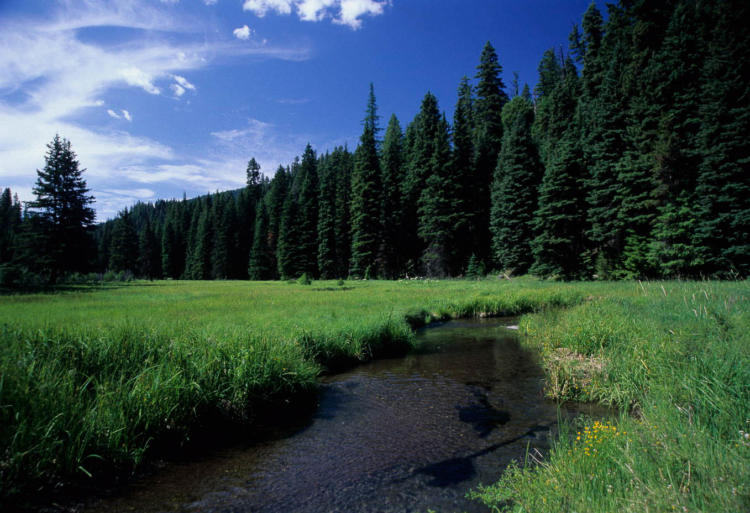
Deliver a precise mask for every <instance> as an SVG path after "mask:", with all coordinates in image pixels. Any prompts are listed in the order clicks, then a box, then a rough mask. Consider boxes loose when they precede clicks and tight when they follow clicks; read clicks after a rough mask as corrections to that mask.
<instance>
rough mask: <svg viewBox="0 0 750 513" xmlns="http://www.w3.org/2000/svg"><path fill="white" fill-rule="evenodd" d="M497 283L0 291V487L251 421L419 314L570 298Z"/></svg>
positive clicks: (120, 468)
mask: <svg viewBox="0 0 750 513" xmlns="http://www.w3.org/2000/svg"><path fill="white" fill-rule="evenodd" d="M582 298H583V294H582V292H581V291H579V290H577V289H575V288H571V287H566V286H560V285H554V284H542V283H538V282H533V281H529V282H526V283H512V284H511V283H504V282H497V281H491V282H490V281H484V282H462V281H441V282H437V281H408V282H355V283H350V284H348V286H346V287H338V286H336V284H335V283H333V282H327V283H326V282H322V283H319V282H316V283H314V284H313V285H312V286H305V285H299V284H286V283H271V282H262V283H248V282H157V283H153V284H152V283H140V284H127V285H123V286H121V287H115V288H108V289H104V288H81V289H78V290H74V291H68V292H64V293H59V294H36V295H21V296H5V297H1V298H0V372H1V373H2V374H1V377H0V501H2V502H8V503H9V501H12V500H16V499H18V497H19V496H20V497H21V498H23V495H24V494H26V493H28V492H29V491H30V490H32V489H35V490H36V489H38V488H39V487H40V486H42V487H44V486H47V487H49V486H54V485H55V483H57V482H58V481H60V480H68V479H71V478H76V477H78V478H85V477H86V476H98V475H102V474H108V473H111V472H113V471H115V472H129V471H131V470H132V469H134V468H135V467H137V466H138V465H139V464H140V463H141V462H142V460H143V457H144V455H145V454H147V453H148V451H149V450H152V449H153V448H154V447H156V446H160V445H163V444H171V445H177V446H179V444H180V443H182V442H184V441H186V440H187V439H188V437H189V436H190V434H191V432H192V431H193V430H194V429H195V427H196V426H198V425H199V424H200V423H202V422H204V421H206V419H215V418H221V419H227V420H232V421H239V422H248V423H252V422H253V421H254V420H256V416H257V414H258V411H259V408H260V406H261V405H262V404H264V403H269V402H274V401H278V400H280V399H281V398H287V397H290V396H292V395H294V394H298V393H304V392H307V391H310V390H311V389H313V388H314V387H315V383H316V377H317V375H318V374H319V372H320V371H321V370H324V369H326V368H327V369H331V370H335V369H337V368H340V367H342V366H346V365H350V364H351V363H353V362H356V361H361V360H366V359H368V358H372V357H374V356H378V355H381V354H388V353H392V352H394V351H404V350H405V349H406V348H408V347H409V346H410V345H411V344H413V342H414V337H413V333H412V330H411V328H412V327H414V326H419V325H421V324H424V323H425V322H429V321H430V320H431V319H438V318H446V317H465V316H473V315H498V314H503V315H508V314H519V313H523V312H528V311H532V310H537V309H541V308H546V307H553V306H562V305H572V304H575V303H578V302H580V301H581V299H582Z"/></svg>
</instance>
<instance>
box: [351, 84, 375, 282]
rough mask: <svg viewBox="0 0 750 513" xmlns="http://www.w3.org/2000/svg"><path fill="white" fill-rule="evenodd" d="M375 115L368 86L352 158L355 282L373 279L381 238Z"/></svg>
mask: <svg viewBox="0 0 750 513" xmlns="http://www.w3.org/2000/svg"><path fill="white" fill-rule="evenodd" d="M377 133H378V115H377V106H376V104H375V91H374V88H373V85H372V84H370V96H369V99H368V102H367V114H366V116H365V120H364V129H363V131H362V136H361V137H360V139H359V141H360V142H359V146H358V147H357V151H356V152H355V154H354V174H353V175H352V204H351V218H352V260H351V269H350V272H351V275H352V276H354V277H358V278H363V277H375V274H376V273H377V267H378V261H377V258H378V249H379V246H380V239H381V237H382V228H381V225H380V209H381V202H382V194H383V189H382V184H381V181H380V160H379V158H378V143H377Z"/></svg>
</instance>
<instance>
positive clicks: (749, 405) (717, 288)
mask: <svg viewBox="0 0 750 513" xmlns="http://www.w3.org/2000/svg"><path fill="white" fill-rule="evenodd" d="M627 286H628V285H624V284H623V285H611V286H610V291H609V294H605V297H601V298H596V299H592V300H590V301H586V302H584V303H582V304H580V305H578V306H575V307H573V308H571V309H568V310H564V311H556V312H552V311H545V312H543V313H539V314H534V315H531V316H527V317H525V318H524V319H523V320H522V330H523V333H524V342H525V343H526V344H527V345H529V346H533V347H537V348H538V349H539V350H540V351H541V354H542V360H543V364H544V366H545V370H546V371H547V393H548V395H550V396H551V397H554V398H557V399H560V400H569V399H574V400H587V401H599V402H603V403H607V404H613V405H616V406H620V407H621V410H622V412H623V414H622V415H621V416H620V417H619V418H618V419H617V420H616V422H614V423H604V424H602V423H597V422H593V423H592V422H590V421H589V422H585V421H582V423H581V424H579V425H572V426H570V429H568V430H563V431H562V432H561V434H560V436H559V438H558V439H557V440H556V442H555V444H554V446H553V448H552V450H551V453H550V454H549V456H548V457H547V458H546V459H541V458H539V457H537V458H531V459H530V460H529V461H528V462H527V464H525V465H524V466H518V465H513V466H511V467H510V468H509V469H508V471H507V472H506V473H505V474H504V476H503V478H502V479H501V480H500V481H499V482H498V483H496V484H495V485H491V486H487V487H483V488H481V489H479V490H478V491H476V492H474V493H473V496H474V497H476V498H478V499H480V500H482V501H484V502H485V503H486V504H487V505H489V506H491V507H492V508H493V510H494V511H542V512H545V511H549V512H557V511H633V512H641V511H747V510H750V486H748V484H747V483H750V441H748V440H747V438H746V437H745V434H744V433H746V432H747V431H748V430H750V429H749V427H750V336H749V333H750V303H749V302H748V297H747V291H748V288H747V282H739V283H722V284H718V283H674V282H672V283H664V284H659V283H657V284H650V285H642V286H640V285H637V284H636V285H635V286H634V287H633V288H632V290H627V288H626V287H627ZM631 286H632V284H631Z"/></svg>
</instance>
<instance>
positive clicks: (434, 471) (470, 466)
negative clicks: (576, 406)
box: [414, 426, 550, 488]
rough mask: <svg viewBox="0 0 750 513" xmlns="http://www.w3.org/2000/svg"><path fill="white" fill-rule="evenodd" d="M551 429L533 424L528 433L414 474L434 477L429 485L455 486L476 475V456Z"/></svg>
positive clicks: (432, 465) (424, 468) (429, 466)
mask: <svg viewBox="0 0 750 513" xmlns="http://www.w3.org/2000/svg"><path fill="white" fill-rule="evenodd" d="M549 430H550V428H549V426H533V427H532V428H531V429H529V430H528V431H527V432H526V433H524V434H522V435H520V436H517V437H514V438H511V439H509V440H505V441H503V442H499V443H496V444H492V445H490V446H489V447H487V448H485V449H482V450H479V451H476V452H473V453H471V454H469V455H467V456H463V457H458V458H450V459H447V460H444V461H439V462H437V463H432V464H430V465H427V466H424V467H422V468H420V469H417V470H416V471H415V473H414V475H420V474H422V475H427V476H429V477H431V478H432V479H430V480H429V481H427V485H428V486H436V487H440V488H443V487H446V486H455V485H457V484H460V483H463V482H464V481H469V480H470V479H473V478H474V477H475V476H476V468H475V465H474V460H475V459H476V458H478V457H480V456H484V455H486V454H489V453H491V452H494V451H496V450H497V449H499V448H501V447H505V446H508V445H511V444H513V443H515V442H518V441H519V440H522V439H524V438H532V439H533V438H537V433H540V432H545V433H546V432H549Z"/></svg>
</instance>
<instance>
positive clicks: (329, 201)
mask: <svg viewBox="0 0 750 513" xmlns="http://www.w3.org/2000/svg"><path fill="white" fill-rule="evenodd" d="M331 163H332V162H331V156H330V155H325V156H323V157H321V159H320V160H319V162H318V170H319V171H320V191H319V194H320V195H319V196H318V270H319V271H320V277H321V279H324V280H330V279H332V278H336V277H337V269H336V249H337V248H336V171H335V169H334V168H333V166H332V165H331Z"/></svg>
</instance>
